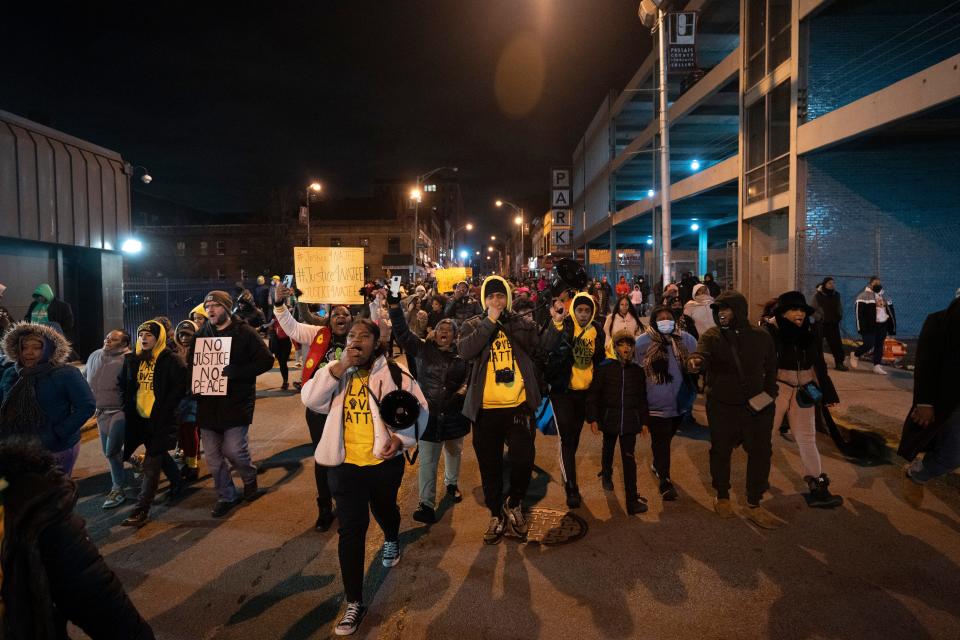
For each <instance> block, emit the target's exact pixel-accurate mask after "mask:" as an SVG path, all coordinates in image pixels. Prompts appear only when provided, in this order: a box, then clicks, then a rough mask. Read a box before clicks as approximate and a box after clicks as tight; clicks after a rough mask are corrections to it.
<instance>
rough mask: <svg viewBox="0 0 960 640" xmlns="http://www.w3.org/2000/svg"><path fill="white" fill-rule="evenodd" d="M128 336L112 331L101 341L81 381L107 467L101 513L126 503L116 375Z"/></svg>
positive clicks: (122, 422)
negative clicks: (86, 390)
mask: <svg viewBox="0 0 960 640" xmlns="http://www.w3.org/2000/svg"><path fill="white" fill-rule="evenodd" d="M130 342H131V340H130V334H129V333H127V332H126V331H124V330H123V329H114V330H113V331H111V332H109V333H108V334H107V335H106V337H105V338H104V339H103V348H101V349H97V350H96V351H94V352H93V353H91V354H90V357H89V358H87V366H86V368H85V369H84V377H85V378H86V379H87V384H89V385H90V390H91V391H92V392H93V397H94V399H95V400H96V402H97V410H96V413H94V417H95V418H96V419H97V431H99V433H100V447H101V448H102V449H103V456H104V457H105V458H106V459H107V464H108V465H109V467H110V481H111V486H110V492H109V493H108V494H107V497H106V499H105V500H104V502H103V508H104V509H113V508H114V507H119V506H120V505H121V504H123V502H124V501H125V500H126V495H125V494H124V492H123V485H124V480H125V478H124V472H123V460H124V457H123V442H124V438H125V435H124V434H125V433H126V418H125V417H124V415H123V395H122V394H121V393H120V374H121V372H122V371H123V360H124V358H125V357H126V355H127V354H128V353H130Z"/></svg>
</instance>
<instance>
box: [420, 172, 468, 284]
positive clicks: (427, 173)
mask: <svg viewBox="0 0 960 640" xmlns="http://www.w3.org/2000/svg"><path fill="white" fill-rule="evenodd" d="M444 169H450V170H451V171H453V172H454V173H456V172H457V171H459V170H460V169H459V167H437V168H436V169H431V170H430V171H427V172H426V173H423V174H420V175H419V176H417V186H415V187H414V188H413V189H411V190H410V199H411V200H413V201H414V205H413V252H412V253H411V254H410V261H411V262H412V263H413V264H411V265H410V268H411V269H412V271H411V274H410V278H411V280H412V281H414V282H416V280H417V245H418V244H419V241H420V201H421V200H423V191H421V190H420V185H422V184H423V181H424V180H426V179H427V178H429V177H430V176H432V175H433V174H435V173H439V172H440V171H443V170H444Z"/></svg>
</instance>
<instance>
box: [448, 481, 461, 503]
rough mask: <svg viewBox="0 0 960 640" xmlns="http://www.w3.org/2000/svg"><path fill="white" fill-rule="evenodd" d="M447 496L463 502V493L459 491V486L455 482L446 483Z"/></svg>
mask: <svg viewBox="0 0 960 640" xmlns="http://www.w3.org/2000/svg"><path fill="white" fill-rule="evenodd" d="M447 497H448V498H450V499H451V500H453V501H454V502H463V494H462V493H460V487H458V486H457V485H455V484H448V485H447Z"/></svg>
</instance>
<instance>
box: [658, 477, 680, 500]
mask: <svg viewBox="0 0 960 640" xmlns="http://www.w3.org/2000/svg"><path fill="white" fill-rule="evenodd" d="M660 497H661V498H662V499H663V500H666V501H668V502H672V501H674V500H676V499H677V498H679V497H680V495H679V494H678V493H677V490H676V489H675V488H674V487H673V483H672V482H670V480H669V479H667V480H664V481H663V482H661V483H660Z"/></svg>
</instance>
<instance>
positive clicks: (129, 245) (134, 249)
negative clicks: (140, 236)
mask: <svg viewBox="0 0 960 640" xmlns="http://www.w3.org/2000/svg"><path fill="white" fill-rule="evenodd" d="M120 251H123V252H124V253H129V254H135V253H140V252H141V251H143V243H142V242H140V241H139V240H137V239H136V238H127V239H126V240H124V241H123V244H122V245H120Z"/></svg>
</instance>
